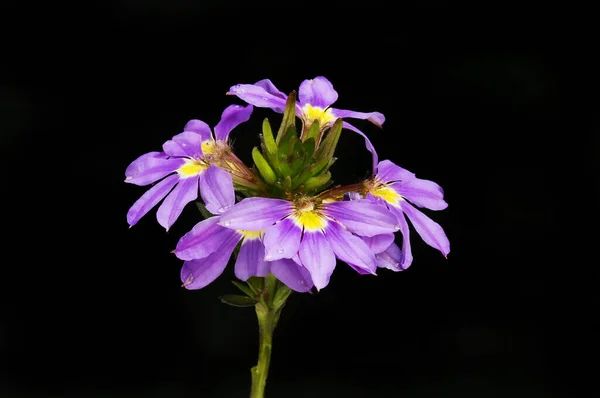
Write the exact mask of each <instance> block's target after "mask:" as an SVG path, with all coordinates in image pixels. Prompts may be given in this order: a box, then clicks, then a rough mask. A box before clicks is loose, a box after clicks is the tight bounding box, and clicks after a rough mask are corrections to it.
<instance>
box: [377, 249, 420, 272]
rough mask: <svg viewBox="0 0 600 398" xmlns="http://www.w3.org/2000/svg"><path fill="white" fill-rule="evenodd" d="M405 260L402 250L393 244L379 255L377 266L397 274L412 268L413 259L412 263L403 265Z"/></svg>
mask: <svg viewBox="0 0 600 398" xmlns="http://www.w3.org/2000/svg"><path fill="white" fill-rule="evenodd" d="M404 258H405V257H404V253H403V252H402V250H400V248H399V247H398V245H397V244H395V243H392V244H391V245H390V246H389V247H388V248H387V249H386V250H385V251H383V252H381V253H379V254H377V266H378V267H380V268H387V269H390V270H392V271H395V272H398V271H404V270H405V269H407V268H408V267H409V266H410V263H411V262H412V257H411V261H410V262H404V264H405V265H402V263H403V259H404Z"/></svg>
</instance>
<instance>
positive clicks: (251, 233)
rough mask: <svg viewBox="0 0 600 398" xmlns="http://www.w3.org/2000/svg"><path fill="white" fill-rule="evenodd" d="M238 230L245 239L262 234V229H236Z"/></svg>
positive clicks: (258, 236)
mask: <svg viewBox="0 0 600 398" xmlns="http://www.w3.org/2000/svg"><path fill="white" fill-rule="evenodd" d="M238 232H239V233H240V234H242V236H243V237H244V238H245V239H249V240H252V239H258V238H260V236H261V235H262V233H263V231H247V230H245V229H238Z"/></svg>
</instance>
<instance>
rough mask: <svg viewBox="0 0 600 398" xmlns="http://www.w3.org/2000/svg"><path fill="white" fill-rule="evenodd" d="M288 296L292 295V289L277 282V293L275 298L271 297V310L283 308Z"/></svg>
mask: <svg viewBox="0 0 600 398" xmlns="http://www.w3.org/2000/svg"><path fill="white" fill-rule="evenodd" d="M290 294H292V289H290V288H289V287H287V286H286V285H285V284H283V283H281V282H279V283H278V284H277V291H276V292H275V297H273V308H274V309H279V308H281V307H283V305H284V304H285V302H286V300H287V299H288V297H289V296H290Z"/></svg>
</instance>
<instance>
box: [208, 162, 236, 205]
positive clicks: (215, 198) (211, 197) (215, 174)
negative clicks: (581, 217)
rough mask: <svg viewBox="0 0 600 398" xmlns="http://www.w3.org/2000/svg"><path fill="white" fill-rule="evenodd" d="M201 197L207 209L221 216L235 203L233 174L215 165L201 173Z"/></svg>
mask: <svg viewBox="0 0 600 398" xmlns="http://www.w3.org/2000/svg"><path fill="white" fill-rule="evenodd" d="M200 195H201V196H202V200H203V201H204V204H205V206H206V209H207V210H208V211H210V212H211V213H212V214H221V213H223V212H224V211H226V210H227V209H229V208H230V207H231V206H233V205H234V203H235V192H234V190H233V179H232V178H231V174H229V173H228V172H226V171H225V170H223V169H220V168H218V167H217V166H215V165H210V167H209V168H208V169H206V170H205V171H204V172H202V173H200Z"/></svg>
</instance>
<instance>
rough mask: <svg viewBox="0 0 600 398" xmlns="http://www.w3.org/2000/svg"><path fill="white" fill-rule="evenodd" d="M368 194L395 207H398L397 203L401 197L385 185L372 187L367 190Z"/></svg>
mask: <svg viewBox="0 0 600 398" xmlns="http://www.w3.org/2000/svg"><path fill="white" fill-rule="evenodd" d="M369 192H370V193H371V195H373V196H375V197H377V198H381V199H383V200H385V201H386V202H387V203H389V204H391V205H392V206H395V207H399V203H400V201H401V200H402V195H400V194H399V193H398V192H396V191H394V189H393V188H390V187H389V186H387V185H385V184H384V185H379V186H377V187H373V188H371V189H369Z"/></svg>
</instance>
